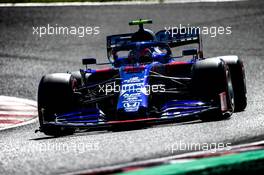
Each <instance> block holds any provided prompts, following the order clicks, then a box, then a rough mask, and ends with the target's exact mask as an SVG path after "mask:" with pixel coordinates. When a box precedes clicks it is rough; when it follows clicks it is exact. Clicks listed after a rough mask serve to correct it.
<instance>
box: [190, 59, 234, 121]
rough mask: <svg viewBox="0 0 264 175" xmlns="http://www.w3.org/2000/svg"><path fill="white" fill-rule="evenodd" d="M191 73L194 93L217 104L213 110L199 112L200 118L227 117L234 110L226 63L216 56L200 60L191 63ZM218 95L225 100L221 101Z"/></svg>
mask: <svg viewBox="0 0 264 175" xmlns="http://www.w3.org/2000/svg"><path fill="white" fill-rule="evenodd" d="M192 75H193V77H192V80H193V85H192V87H193V93H194V95H195V96H196V97H198V98H200V99H202V100H204V101H208V102H209V101H212V102H213V103H214V106H219V108H218V109H217V110H215V111H209V112H206V113H203V114H201V115H200V118H201V120H203V121H212V120H221V119H227V118H229V117H230V116H231V115H232V113H233V111H234V92H233V86H232V80H231V75H230V70H229V68H228V66H227V64H225V62H224V61H223V60H221V59H217V58H214V59H205V60H201V61H198V62H196V63H195V64H194V65H193V68H192ZM220 94H222V95H220ZM220 96H222V97H223V98H224V99H225V100H222V101H221V100H220ZM223 104H224V105H223Z"/></svg>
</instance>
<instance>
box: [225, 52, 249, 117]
mask: <svg viewBox="0 0 264 175" xmlns="http://www.w3.org/2000/svg"><path fill="white" fill-rule="evenodd" d="M221 59H223V60H224V61H225V63H226V64H227V65H228V67H229V68H230V73H231V79H232V84H233V89H234V101H235V112H240V111H243V110H244V109H245V108H246V106H247V96H246V94H247V89H246V78H245V70H244V65H243V62H242V61H241V60H240V59H239V58H238V57H237V56H223V58H221Z"/></svg>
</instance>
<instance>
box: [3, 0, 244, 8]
mask: <svg viewBox="0 0 264 175" xmlns="http://www.w3.org/2000/svg"><path fill="white" fill-rule="evenodd" d="M234 1H246V0H164V2H162V3H165V4H166V3H170V4H171V3H198V2H234ZM153 4H160V1H159V0H153V1H147V2H146V1H121V2H51V3H1V4H0V7H55V6H112V5H153Z"/></svg>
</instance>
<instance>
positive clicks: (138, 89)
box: [98, 82, 166, 95]
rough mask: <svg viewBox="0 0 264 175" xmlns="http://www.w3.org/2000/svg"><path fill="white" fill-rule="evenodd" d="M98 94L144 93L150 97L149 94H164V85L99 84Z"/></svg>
mask: <svg viewBox="0 0 264 175" xmlns="http://www.w3.org/2000/svg"><path fill="white" fill-rule="evenodd" d="M98 88H99V93H104V94H105V95H108V94H111V93H119V92H120V93H121V95H122V94H124V93H125V92H129V93H144V94H145V95H150V94H151V93H158V92H160V93H162V92H165V91H166V89H165V85H164V84H153V85H145V84H144V83H133V84H123V85H119V84H116V83H115V82H113V83H107V84H101V85H98Z"/></svg>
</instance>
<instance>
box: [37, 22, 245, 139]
mask: <svg viewBox="0 0 264 175" xmlns="http://www.w3.org/2000/svg"><path fill="white" fill-rule="evenodd" d="M147 23H152V21H151V20H141V19H140V20H135V21H132V22H130V23H129V24H130V25H138V26H139V30H138V31H137V32H135V33H128V34H120V35H112V36H107V56H108V59H109V63H108V64H111V65H112V67H111V68H106V69H90V68H88V65H89V64H96V59H94V58H85V59H83V60H82V62H83V64H84V65H85V66H86V69H80V71H76V72H72V73H54V74H48V75H45V76H43V77H42V79H41V81H40V84H39V89H38V112H39V122H40V129H39V131H41V132H44V133H45V134H46V135H52V136H61V135H68V134H73V133H74V131H76V129H77V130H80V129H90V128H101V127H115V126H119V127H120V126H126V125H127V124H131V125H132V124H137V123H144V124H146V123H159V122H161V123H162V122H175V121H179V120H180V121H181V120H185V119H186V120H188V119H192V120H193V118H199V119H201V120H203V121H210V120H221V119H227V118H229V117H230V116H231V115H232V113H233V112H238V111H243V110H244V109H245V108H246V105H247V98H246V84H245V73H244V67H243V63H242V61H241V60H240V59H239V58H238V57H237V56H234V55H229V56H218V57H213V58H204V57H203V50H202V40H201V36H200V34H199V29H198V28H188V30H186V29H185V32H183V31H181V32H179V30H177V31H176V30H175V29H170V30H161V31H159V32H157V33H154V32H152V31H151V30H148V29H145V28H144V27H143V24H147ZM186 31H188V32H186ZM186 45H188V46H190V45H192V46H193V45H196V48H191V49H190V48H188V49H182V51H181V52H182V53H181V55H178V56H175V55H173V54H175V52H173V51H172V49H175V48H177V49H179V48H180V47H182V46H186ZM185 48H186V47H185Z"/></svg>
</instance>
